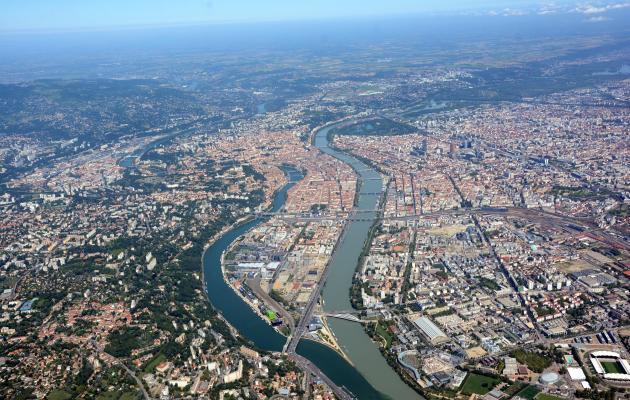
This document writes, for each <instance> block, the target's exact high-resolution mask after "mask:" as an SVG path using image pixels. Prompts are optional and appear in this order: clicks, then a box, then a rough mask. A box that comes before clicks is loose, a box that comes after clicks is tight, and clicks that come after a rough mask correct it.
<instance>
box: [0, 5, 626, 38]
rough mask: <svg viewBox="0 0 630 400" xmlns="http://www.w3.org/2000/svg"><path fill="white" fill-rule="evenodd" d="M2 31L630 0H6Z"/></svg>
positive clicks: (605, 8) (549, 9)
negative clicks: (590, 0)
mask: <svg viewBox="0 0 630 400" xmlns="http://www.w3.org/2000/svg"><path fill="white" fill-rule="evenodd" d="M1 3H2V11H1V12H0V31H5V32H6V31H47V30H77V29H78V30H81V29H103V28H110V27H120V26H138V25H174V24H198V23H224V22H259V21H283V20H299V19H325V18H333V17H362V16H374V15H396V14H411V13H418V14H420V13H425V14H426V13H463V12H476V13H489V14H490V15H497V16H514V15H522V14H528V13H538V14H543V15H545V14H547V13H548V14H554V13H558V12H573V13H575V12H581V13H583V14H585V15H590V18H594V16H595V15H597V16H598V18H601V19H603V18H605V16H604V15H605V14H606V13H608V12H612V11H614V10H617V9H620V8H626V7H630V0H628V2H625V1H623V0H619V1H603V0H596V1H592V2H588V1H571V0H1Z"/></svg>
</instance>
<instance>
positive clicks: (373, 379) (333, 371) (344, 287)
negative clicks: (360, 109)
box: [203, 127, 420, 400]
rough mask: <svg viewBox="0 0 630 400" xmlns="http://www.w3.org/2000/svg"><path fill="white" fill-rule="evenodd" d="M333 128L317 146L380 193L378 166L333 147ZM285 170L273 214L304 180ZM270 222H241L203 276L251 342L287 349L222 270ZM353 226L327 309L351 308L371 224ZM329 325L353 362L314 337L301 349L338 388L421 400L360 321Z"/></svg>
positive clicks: (370, 198) (208, 256)
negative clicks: (239, 243) (231, 250)
mask: <svg viewBox="0 0 630 400" xmlns="http://www.w3.org/2000/svg"><path fill="white" fill-rule="evenodd" d="M331 128H332V127H328V128H324V129H322V130H320V131H319V132H317V134H316V137H315V145H316V146H317V147H318V148H319V149H320V150H321V151H323V152H324V153H327V154H329V155H331V156H333V157H335V158H338V159H339V160H341V161H343V162H345V163H347V164H349V165H351V166H352V167H353V168H354V169H355V170H356V171H358V172H359V175H360V177H361V179H362V181H363V184H362V185H361V192H373V193H381V192H382V190H383V188H382V186H383V183H382V180H381V177H380V175H379V174H378V173H377V172H376V171H375V170H374V169H372V168H371V167H369V166H368V165H366V164H365V163H363V162H361V161H359V160H357V159H356V158H354V157H351V156H349V155H347V154H345V153H342V152H339V151H337V150H335V149H333V148H331V147H329V146H328V137H327V135H328V132H329V130H330V129H331ZM285 173H286V174H287V175H288V177H289V183H288V184H287V185H285V186H284V187H283V188H282V189H281V190H279V191H278V192H277V193H276V195H275V197H274V199H273V205H272V211H274V212H275V211H278V210H280V209H281V208H282V206H283V205H284V202H285V201H286V197H287V191H288V190H289V189H290V188H291V186H293V185H294V184H295V182H296V181H297V180H299V179H301V178H302V176H301V173H300V172H299V171H297V170H295V169H292V168H286V169H285ZM379 198H380V196H379V195H378V194H363V193H360V194H359V197H358V208H359V209H361V210H373V209H375V208H376V206H377V204H378V201H379ZM370 215H371V218H373V219H375V218H376V217H377V215H376V213H374V214H370ZM363 216H364V215H363V214H362V217H363ZM366 218H370V217H368V216H366ZM265 221H266V219H261V218H259V219H255V220H252V221H249V222H246V223H243V224H240V225H238V226H236V227H234V228H232V229H231V230H229V231H227V232H226V233H225V234H223V235H222V236H221V237H220V238H219V239H218V240H217V241H215V242H214V243H213V244H212V245H211V246H209V247H208V248H207V249H206V251H205V252H204V254H203V268H204V279H205V284H206V290H207V293H208V297H209V299H210V302H211V303H212V305H213V306H214V307H215V308H216V309H217V310H219V311H220V312H221V314H222V315H223V317H224V318H225V319H226V320H227V321H229V322H230V324H231V325H232V326H234V327H235V328H236V329H237V330H238V331H239V333H240V334H241V335H243V336H244V337H246V338H247V339H249V340H251V341H252V342H253V343H254V344H255V346H257V347H258V348H261V349H265V350H269V351H282V348H283V346H284V344H285V342H286V338H285V337H284V336H282V335H281V334H279V333H278V332H277V331H276V330H274V329H273V328H272V327H271V326H270V325H269V324H268V323H267V322H265V321H263V320H262V319H261V318H260V317H259V316H258V315H257V314H256V313H255V312H254V311H253V310H251V309H250V308H249V306H248V305H247V304H246V303H245V302H244V301H243V300H242V299H241V298H240V297H239V296H238V295H237V294H236V293H235V292H234V290H232V288H231V287H230V286H229V285H228V284H227V283H226V282H225V280H224V279H223V274H222V271H221V254H222V253H223V252H224V251H225V250H226V249H227V248H228V247H229V246H230V244H231V243H232V242H233V241H234V240H236V239H237V238H238V237H240V236H241V235H243V234H245V233H246V232H247V231H248V230H250V229H252V228H254V227H255V226H257V225H259V224H261V223H263V222H265ZM349 224H350V225H349V226H348V227H347V234H346V236H345V239H344V241H343V242H342V243H340V245H339V250H338V251H337V253H336V254H337V256H336V257H335V259H334V260H333V261H332V263H331V265H330V268H331V270H330V275H329V277H328V280H327V282H326V285H325V287H324V291H323V300H324V307H325V309H326V310H349V309H351V305H350V300H349V288H350V286H351V285H352V276H353V274H354V271H355V268H356V265H357V261H358V258H359V255H360V253H361V250H362V248H363V244H364V241H365V239H366V238H367V236H368V231H369V228H370V227H371V225H372V222H370V221H352V222H349ZM329 325H330V327H331V329H332V330H333V332H334V333H335V335H336V336H337V339H338V341H339V344H340V345H341V347H342V348H343V349H344V351H345V352H346V354H347V355H348V357H349V358H350V359H351V360H352V364H353V365H351V364H349V363H348V362H347V361H346V360H345V359H344V358H343V357H341V356H340V355H339V354H338V353H337V352H335V351H334V350H332V349H331V348H329V347H327V346H325V345H323V344H320V343H317V342H314V341H311V340H306V339H303V340H301V341H300V343H299V345H298V347H297V353H298V354H300V355H302V356H304V357H306V358H308V359H309V360H311V361H312V362H313V363H315V364H316V365H317V366H318V367H319V368H320V369H321V370H322V371H323V372H324V373H325V374H326V375H327V376H328V377H329V378H330V379H332V380H333V381H334V382H335V383H336V384H337V385H338V386H343V387H345V388H347V389H348V390H349V391H350V392H352V394H353V395H355V396H356V397H357V398H359V399H388V398H390V399H397V400H398V399H401V400H406V399H420V396H419V395H418V394H417V393H416V392H414V391H413V390H412V389H411V388H410V387H409V386H407V385H406V384H405V383H403V382H402V380H401V379H400V378H399V377H398V375H397V374H396V373H395V372H394V371H393V370H392V369H391V367H390V366H389V365H388V364H387V362H386V361H385V359H384V358H383V357H382V355H381V354H380V352H379V350H378V348H377V347H376V345H375V344H374V343H373V342H372V341H371V340H370V338H369V336H368V335H367V334H366V333H365V332H364V331H363V328H362V327H361V325H360V324H357V323H353V322H349V321H341V320H335V319H332V318H331V319H329Z"/></svg>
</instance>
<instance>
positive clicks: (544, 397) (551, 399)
mask: <svg viewBox="0 0 630 400" xmlns="http://www.w3.org/2000/svg"><path fill="white" fill-rule="evenodd" d="M536 400H564V398H562V397H558V396H552V395H550V394H546V393H540V394H539V395H538V396H536Z"/></svg>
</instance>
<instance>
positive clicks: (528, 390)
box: [516, 386, 540, 400]
mask: <svg viewBox="0 0 630 400" xmlns="http://www.w3.org/2000/svg"><path fill="white" fill-rule="evenodd" d="M538 393H540V390H539V389H538V388H537V387H536V386H527V387H525V388H524V389H523V390H521V391H520V392H518V393H517V394H516V395H517V396H519V397H522V398H524V399H527V400H534V399H535V398H536V395H537V394H538Z"/></svg>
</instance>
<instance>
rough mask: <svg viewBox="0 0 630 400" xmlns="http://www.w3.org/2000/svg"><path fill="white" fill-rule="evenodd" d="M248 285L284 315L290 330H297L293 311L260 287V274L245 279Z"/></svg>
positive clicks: (257, 295) (283, 317)
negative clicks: (290, 311)
mask: <svg viewBox="0 0 630 400" xmlns="http://www.w3.org/2000/svg"><path fill="white" fill-rule="evenodd" d="M245 283H246V284H247V286H248V287H249V288H250V289H251V290H252V292H254V294H255V295H256V297H258V298H259V299H262V301H263V302H264V303H265V304H269V305H271V307H272V308H274V309H275V310H276V311H277V312H278V313H280V315H281V316H282V321H283V322H284V324H285V325H286V326H287V327H288V328H289V332H290V333H292V332H293V331H294V330H295V320H294V319H293V316H292V315H291V313H289V311H288V310H286V309H285V308H284V306H283V305H282V304H280V303H278V302H277V301H275V300H274V299H273V298H272V297H271V296H269V294H267V292H265V291H264V290H262V288H261V287H260V275H258V276H256V277H255V278H254V279H247V280H246V281H245Z"/></svg>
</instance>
